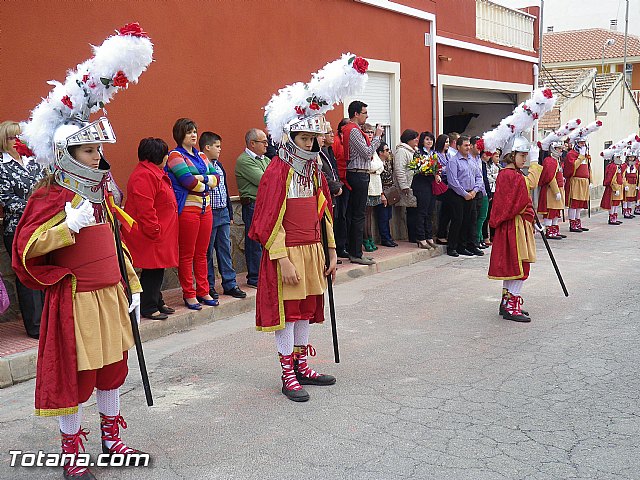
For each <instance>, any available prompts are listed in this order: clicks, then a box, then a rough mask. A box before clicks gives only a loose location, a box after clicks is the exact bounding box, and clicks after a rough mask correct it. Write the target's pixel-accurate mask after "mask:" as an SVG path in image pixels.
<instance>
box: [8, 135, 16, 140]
mask: <svg viewBox="0 0 640 480" xmlns="http://www.w3.org/2000/svg"><path fill="white" fill-rule="evenodd" d="M17 139H18V137H16V136H15V135H11V136H10V137H7V140H17Z"/></svg>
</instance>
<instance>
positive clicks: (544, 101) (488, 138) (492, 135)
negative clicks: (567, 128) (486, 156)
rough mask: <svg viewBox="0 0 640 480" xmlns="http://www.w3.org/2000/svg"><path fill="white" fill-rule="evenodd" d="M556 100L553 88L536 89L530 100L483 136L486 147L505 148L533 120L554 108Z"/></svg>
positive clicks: (488, 148) (490, 149)
mask: <svg viewBox="0 0 640 480" xmlns="http://www.w3.org/2000/svg"><path fill="white" fill-rule="evenodd" d="M555 102H556V98H555V97H554V96H553V92H552V91H551V89H549V88H546V89H538V90H536V91H534V92H533V94H532V95H531V98H530V99H529V100H527V101H525V102H522V103H521V104H520V105H518V106H517V107H516V108H515V110H514V111H513V113H512V114H511V115H509V116H508V117H507V118H504V119H502V121H501V122H500V124H499V125H498V126H497V127H496V128H494V129H493V130H491V131H489V132H486V133H485V134H484V135H483V136H482V138H483V139H484V147H485V149H486V150H488V151H490V152H495V151H496V150H497V149H498V148H503V147H504V146H505V145H506V144H507V143H508V142H509V141H510V140H513V138H515V137H516V136H517V135H519V134H520V133H522V132H523V131H524V130H527V129H529V128H531V126H532V125H533V122H535V121H536V120H537V119H538V118H540V117H542V116H543V115H544V114H545V113H547V112H548V111H549V110H551V109H552V108H553V105H554V104H555ZM503 153H504V152H503Z"/></svg>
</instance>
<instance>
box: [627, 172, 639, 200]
mask: <svg viewBox="0 0 640 480" xmlns="http://www.w3.org/2000/svg"><path fill="white" fill-rule="evenodd" d="M624 184H625V186H628V187H629V190H625V192H624V201H625V202H635V201H636V200H637V199H638V188H637V187H638V168H637V167H636V166H635V165H634V168H633V172H631V171H630V167H629V165H627V167H626V168H625V169H624Z"/></svg>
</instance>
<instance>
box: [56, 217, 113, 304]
mask: <svg viewBox="0 0 640 480" xmlns="http://www.w3.org/2000/svg"><path fill="white" fill-rule="evenodd" d="M75 239H76V243H75V244H74V245H70V246H68V247H64V248H60V249H58V250H54V251H53V252H51V254H50V255H51V262H52V263H53V264H54V265H58V266H61V267H66V268H68V269H69V270H71V271H72V272H73V274H74V275H75V276H76V281H77V284H76V291H78V292H91V291H93V290H99V289H101V288H105V287H109V286H111V285H116V284H117V283H118V282H120V280H121V278H122V276H121V275H120V267H119V266H118V257H117V255H116V245H115V242H114V239H113V232H112V231H111V228H110V227H109V225H108V224H106V223H102V224H100V225H93V226H90V227H85V228H83V229H82V230H80V232H79V233H76V234H75Z"/></svg>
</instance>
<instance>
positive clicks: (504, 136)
mask: <svg viewBox="0 0 640 480" xmlns="http://www.w3.org/2000/svg"><path fill="white" fill-rule="evenodd" d="M555 101H556V99H555V97H554V96H553V93H552V92H551V90H550V89H539V90H536V91H534V92H533V94H532V95H531V98H530V99H528V100H526V101H525V102H523V103H521V104H520V105H518V106H517V107H516V108H515V110H514V111H513V113H512V114H511V115H509V116H508V117H507V118H505V119H503V120H502V121H501V122H500V124H499V125H498V126H497V127H496V128H495V129H493V130H491V131H490V132H486V133H485V134H484V135H483V140H484V145H485V148H486V149H487V150H489V151H496V150H498V149H500V150H501V151H502V152H503V154H505V157H504V161H505V162H506V163H507V166H506V167H505V168H503V169H502V170H501V171H500V173H499V174H498V178H497V179H496V189H495V193H494V196H493V205H492V207H491V215H490V217H489V226H490V227H491V228H492V229H495V233H494V239H493V246H492V247H491V259H490V261H489V278H491V279H494V280H502V281H503V283H502V300H501V302H500V307H499V313H500V315H502V316H503V318H505V319H507V320H513V321H516V322H530V321H531V318H530V317H529V314H528V312H526V311H524V310H522V297H521V296H520V293H521V291H522V284H523V283H524V280H526V279H527V278H528V277H529V269H530V264H531V263H533V262H535V261H536V249H535V240H534V238H533V232H534V230H533V224H532V222H533V219H534V215H535V213H534V210H533V205H532V201H531V195H530V189H531V188H534V187H535V186H536V185H537V184H538V182H539V179H540V175H541V172H542V170H543V167H541V166H540V165H539V164H538V163H534V164H531V165H530V166H529V173H528V175H527V176H525V174H524V173H523V172H522V171H521V169H522V168H523V167H524V165H525V163H526V162H527V159H528V158H529V156H530V152H532V151H535V158H538V153H539V152H538V147H537V146H536V147H533V146H532V145H531V144H530V143H529V141H528V140H527V139H526V138H525V137H523V136H522V135H521V133H522V131H524V130H526V129H528V128H531V127H532V126H533V123H534V122H535V120H536V119H538V118H540V117H542V116H543V115H544V114H545V113H546V112H548V111H550V110H551V109H552V108H553V105H554V104H555Z"/></svg>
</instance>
